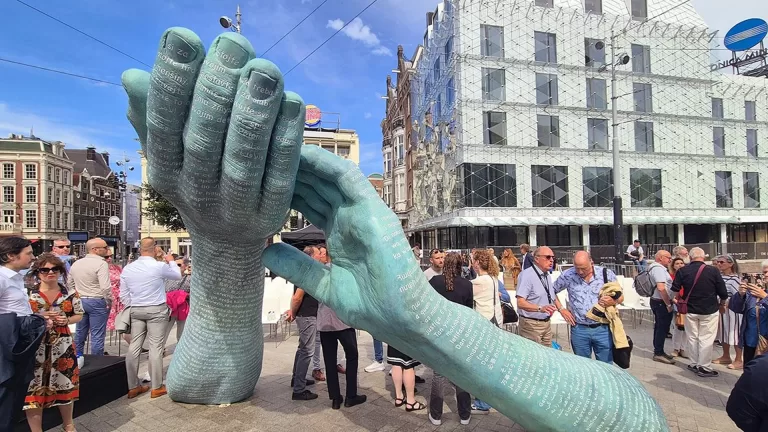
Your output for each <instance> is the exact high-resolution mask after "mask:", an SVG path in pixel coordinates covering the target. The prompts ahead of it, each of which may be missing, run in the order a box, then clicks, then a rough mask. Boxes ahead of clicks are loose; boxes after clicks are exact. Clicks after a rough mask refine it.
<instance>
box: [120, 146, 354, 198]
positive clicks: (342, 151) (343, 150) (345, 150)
mask: <svg viewBox="0 0 768 432" xmlns="http://www.w3.org/2000/svg"><path fill="white" fill-rule="evenodd" d="M336 154H337V155H339V156H340V157H343V158H344V159H348V158H349V147H338V148H337V149H336ZM114 207H115V205H114V204H112V209H113V211H114Z"/></svg>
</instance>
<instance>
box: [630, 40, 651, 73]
mask: <svg viewBox="0 0 768 432" xmlns="http://www.w3.org/2000/svg"><path fill="white" fill-rule="evenodd" d="M632 72H637V73H651V47H649V46H647V45H636V44H632Z"/></svg>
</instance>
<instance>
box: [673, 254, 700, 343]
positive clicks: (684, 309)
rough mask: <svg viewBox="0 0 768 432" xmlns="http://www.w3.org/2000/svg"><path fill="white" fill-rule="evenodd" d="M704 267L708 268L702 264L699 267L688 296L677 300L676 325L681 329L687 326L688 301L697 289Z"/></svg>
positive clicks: (688, 290)
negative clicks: (694, 289) (695, 288)
mask: <svg viewBox="0 0 768 432" xmlns="http://www.w3.org/2000/svg"><path fill="white" fill-rule="evenodd" d="M704 267H706V264H703V263H702V264H701V267H699V271H698V272H696V277H695V278H693V285H691V287H690V288H686V289H685V291H686V294H687V295H686V296H685V298H682V297H680V298H678V299H677V316H676V317H675V325H676V326H677V327H678V328H680V327H681V326H684V325H685V315H686V314H687V313H688V299H689V298H691V293H692V292H693V288H694V287H696V282H698V281H699V276H701V273H702V272H703V271H704Z"/></svg>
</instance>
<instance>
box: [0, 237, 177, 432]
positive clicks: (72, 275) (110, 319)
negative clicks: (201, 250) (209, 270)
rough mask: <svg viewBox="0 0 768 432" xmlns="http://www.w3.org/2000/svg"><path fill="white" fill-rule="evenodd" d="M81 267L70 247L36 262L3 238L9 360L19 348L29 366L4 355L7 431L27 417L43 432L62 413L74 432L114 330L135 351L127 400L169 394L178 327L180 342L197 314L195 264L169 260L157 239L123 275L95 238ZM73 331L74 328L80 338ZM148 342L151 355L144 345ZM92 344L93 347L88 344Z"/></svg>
mask: <svg viewBox="0 0 768 432" xmlns="http://www.w3.org/2000/svg"><path fill="white" fill-rule="evenodd" d="M85 246H86V252H87V254H86V255H85V256H83V257H80V258H78V259H76V258H75V257H74V256H72V255H71V254H70V253H69V252H70V248H71V245H70V242H69V240H66V239H57V240H55V241H54V244H53V248H52V250H51V251H50V252H45V253H43V254H41V255H39V256H38V257H35V256H34V253H33V251H32V245H31V242H30V241H29V240H27V239H25V238H22V237H5V238H2V239H0V322H1V323H3V330H4V331H3V332H2V333H1V335H0V354H2V353H5V352H14V353H16V352H17V351H19V350H20V347H23V349H21V351H23V352H24V353H26V357H25V358H21V357H20V356H18V355H16V354H15V355H14V357H13V358H8V357H6V356H5V355H0V366H2V368H0V369H2V373H0V382H1V383H2V384H3V385H2V386H0V430H11V422H12V421H13V419H14V418H15V417H16V414H17V413H18V412H19V411H20V410H23V411H24V413H25V414H26V417H27V423H28V424H29V428H30V430H31V431H32V432H38V431H42V430H43V429H42V427H43V426H42V425H43V410H44V409H46V408H50V407H58V410H59V412H60V414H61V418H62V423H63V430H65V431H67V432H71V431H74V430H75V424H74V420H73V410H74V402H75V401H77V400H78V399H79V397H80V373H81V370H82V369H83V368H84V367H85V353H86V346H87V345H90V355H92V356H103V355H107V354H108V353H106V352H105V350H104V345H105V338H106V332H107V330H110V331H112V330H114V331H118V332H119V333H122V334H123V338H124V339H125V340H126V342H128V343H129V344H130V348H129V352H128V354H127V356H126V357H127V358H126V369H127V377H128V378H127V380H128V386H129V389H130V390H129V393H128V397H129V398H133V397H136V396H138V395H139V394H141V393H144V392H147V391H149V389H150V387H149V386H147V385H143V384H142V382H151V387H152V395H151V396H152V397H153V398H154V397H159V396H162V395H164V394H166V390H165V386H164V385H163V356H164V350H165V343H166V339H167V337H168V335H169V334H170V332H171V331H172V328H173V327H174V326H175V327H176V329H177V333H176V334H177V339H178V338H180V337H181V332H182V331H183V328H184V321H185V319H186V316H187V314H188V313H189V292H190V290H189V287H190V277H191V274H192V273H191V272H192V270H191V266H190V265H189V261H188V260H186V259H183V258H179V257H178V256H174V255H172V254H164V253H163V251H162V249H159V248H158V247H157V246H156V244H155V241H154V239H152V238H145V239H143V240H142V241H141V248H140V254H141V256H140V257H139V258H138V259H136V260H134V261H132V262H130V263H129V264H127V265H126V266H125V267H120V266H118V265H116V264H114V263H113V262H112V251H111V249H110V248H109V247H108V246H107V244H106V242H105V241H104V240H102V239H100V238H93V239H90V240H88V242H87V243H86V245H85ZM70 325H75V326H76V330H75V332H74V335H73V334H72V331H71V330H70ZM145 340H148V345H149V349H148V350H144V349H143V348H142V347H143V344H144V342H145ZM88 342H89V343H88ZM146 351H148V352H149V373H148V375H151V376H144V377H139V376H138V370H139V357H140V355H141V353H142V352H146Z"/></svg>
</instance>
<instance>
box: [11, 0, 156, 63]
mask: <svg viewBox="0 0 768 432" xmlns="http://www.w3.org/2000/svg"><path fill="white" fill-rule="evenodd" d="M16 2H18V3H20V4H22V5H24V6H26V7H28V8H30V9H32V10H34V11H36V12H38V13H40V14H43V15H45V16H47V17H48V18H50V19H52V20H54V21H56V22H58V23H59V24H62V25H65V26H67V27H69V28H70V29H72V30H74V31H76V32H78V33H80V34H81V35H83V36H86V37H88V38H90V39H92V40H94V41H96V42H98V43H100V44H102V45H104V46H105V47H107V48H109V49H112V50H114V51H117V52H118V53H120V54H122V55H124V56H126V57H128V58H130V59H131V60H134V61H137V62H139V63H141V64H143V65H144V66H146V67H148V68H150V69H151V68H152V66H151V65H148V64H146V63H144V62H143V61H141V60H139V59H137V58H136V57H134V56H132V55H130V54H128V53H126V52H125V51H121V50H120V49H118V48H115V47H113V46H112V45H110V44H108V43H106V42H104V41H102V40H101V39H99V38H97V37H95V36H91V35H89V34H88V33H86V32H84V31H82V30H79V29H77V28H75V27H73V26H72V25H70V24H67V23H65V22H64V21H62V20H60V19H58V18H56V17H54V16H52V15H50V14H48V13H46V12H44V11H42V10H40V9H38V8H36V7H34V6H32V5H30V4H28V3H25V2H23V1H22V0H16Z"/></svg>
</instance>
